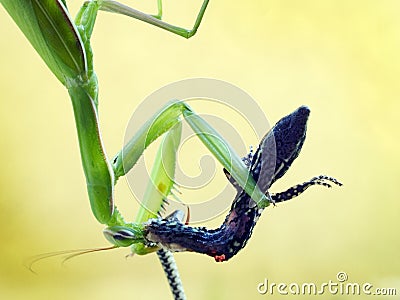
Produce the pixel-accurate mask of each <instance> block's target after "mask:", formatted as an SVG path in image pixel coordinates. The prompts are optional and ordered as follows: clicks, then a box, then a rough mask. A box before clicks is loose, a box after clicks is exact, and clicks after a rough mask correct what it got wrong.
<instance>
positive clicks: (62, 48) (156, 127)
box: [1, 0, 269, 299]
mask: <svg viewBox="0 0 400 300" xmlns="http://www.w3.org/2000/svg"><path fill="white" fill-rule="evenodd" d="M208 2H209V1H208V0H204V1H203V4H202V6H201V8H200V11H199V14H198V16H197V19H196V21H195V24H194V26H193V28H192V29H191V30H187V29H184V28H180V27H177V26H173V25H171V24H168V23H165V22H163V21H162V20H161V18H162V5H161V1H160V0H158V14H157V15H156V16H152V15H149V14H145V13H142V12H140V11H137V10H135V9H132V8H130V7H127V6H125V5H123V4H121V3H118V2H115V1H110V0H92V1H87V2H85V3H84V4H83V6H82V7H81V9H80V11H79V12H78V14H77V16H76V18H75V21H73V20H72V18H71V17H70V14H69V12H68V9H67V4H66V1H65V0H18V1H15V0H1V3H2V5H3V6H4V8H5V9H6V10H7V12H8V13H9V14H10V16H11V17H12V18H13V19H14V21H15V22H16V24H17V25H18V26H19V28H20V29H21V30H22V32H23V33H24V34H25V36H26V37H27V38H28V40H29V41H30V43H31V44H32V45H33V47H34V48H35V50H36V51H37V52H38V53H39V54H40V56H41V57H42V59H43V60H44V61H45V63H46V64H47V66H48V67H49V68H50V70H51V71H52V72H53V74H54V75H55V76H56V77H57V78H58V80H59V81H60V82H61V83H62V84H63V85H64V86H65V87H66V88H67V90H68V93H69V95H70V98H71V101H72V106H73V111H74V116H75V122H76V128H77V133H78V140H79V148H80V153H81V159H82V165H83V170H84V173H85V177H86V184H87V190H88V195H89V200H90V205H91V209H92V212H93V215H94V216H95V218H96V219H97V220H98V221H99V222H100V223H102V224H105V225H107V228H106V229H105V231H104V233H105V236H106V237H107V239H108V240H109V241H110V242H112V243H113V244H114V245H115V246H116V247H127V246H132V252H133V253H138V254H146V253H150V252H153V251H156V250H158V249H159V247H157V246H154V247H149V246H148V245H145V244H144V237H143V222H145V221H147V220H148V219H149V218H152V217H156V216H157V214H158V213H159V212H160V210H161V207H162V204H163V201H164V199H165V198H166V197H167V196H168V195H169V194H170V191H171V188H172V185H173V182H172V180H171V178H169V177H168V176H164V175H163V174H165V173H163V168H165V167H166V166H168V168H170V170H168V172H169V173H168V174H173V169H174V166H175V160H176V147H177V145H178V144H179V137H180V129H179V126H180V122H181V118H182V117H183V118H185V119H186V120H187V121H188V123H189V125H190V126H191V127H192V128H193V130H194V132H195V133H196V134H197V135H198V136H199V138H200V139H201V140H202V141H203V143H204V144H205V145H206V146H207V147H208V149H209V150H210V151H211V153H212V154H213V155H214V156H215V157H216V158H217V159H218V161H219V162H220V163H221V164H222V165H223V166H224V168H225V169H227V170H229V172H230V174H231V176H232V177H233V178H234V179H235V180H236V181H237V182H238V183H239V184H240V186H242V187H243V188H244V189H245V190H246V192H247V193H249V194H250V195H252V197H253V199H255V200H256V201H257V202H258V203H259V204H260V205H261V206H267V205H268V203H269V202H268V199H267V197H266V196H265V195H264V194H263V193H262V192H261V191H260V190H259V188H258V187H257V185H256V184H255V181H254V180H253V178H252V177H251V176H249V171H248V169H247V168H246V166H245V165H244V164H243V162H242V160H241V159H240V157H239V156H238V155H237V154H236V153H235V152H234V151H233V150H232V149H231V148H230V147H229V146H228V145H227V144H226V143H224V142H223V139H222V138H221V137H220V136H219V134H218V133H217V132H216V131H215V130H214V129H213V128H212V127H211V126H210V125H208V124H207V123H206V122H205V121H204V120H203V119H202V118H201V117H199V116H197V115H196V114H195V113H194V112H193V110H192V109H191V108H190V107H189V106H188V105H187V104H185V103H184V102H181V101H171V102H170V103H168V104H167V105H166V106H165V107H164V108H162V109H160V110H159V112H158V113H156V114H155V115H154V117H153V118H152V119H150V120H149V121H148V122H147V123H146V124H144V125H143V126H142V128H141V129H140V130H139V132H138V133H137V134H136V135H135V136H134V137H133V138H132V139H131V140H130V141H129V142H128V143H127V145H125V147H124V148H123V149H122V150H121V151H120V152H119V153H118V154H117V155H116V156H115V158H114V159H113V160H112V161H111V160H110V159H109V158H108V156H107V154H106V151H105V147H104V144H103V141H102V138H101V131H100V128H99V123H98V82H97V77H96V74H95V72H94V68H93V53H92V49H91V45H90V38H91V35H92V32H93V28H94V24H95V21H96V17H97V13H98V11H99V10H103V11H108V12H114V13H118V14H123V15H127V16H130V17H133V18H136V19H139V20H141V21H144V22H147V23H150V24H152V25H155V26H158V27H160V28H162V29H165V30H167V31H169V32H172V33H174V34H177V35H180V36H182V37H185V38H190V37H192V36H193V35H194V34H195V33H196V31H197V29H198V27H199V25H200V23H201V20H202V18H203V15H204V12H205V10H206V8H207V5H208ZM165 133H167V135H166V137H165V140H164V142H163V145H165V147H166V148H167V149H168V151H164V154H163V155H162V159H163V161H164V162H168V163H167V164H165V163H164V164H160V161H161V152H159V154H158V156H157V158H156V162H155V165H154V170H153V172H152V181H153V182H154V184H149V187H148V190H147V192H146V195H145V199H144V200H143V201H144V202H143V203H144V204H145V206H146V207H148V208H151V211H149V210H148V209H146V208H144V206H143V207H142V208H141V209H140V210H139V212H138V216H137V217H136V219H135V222H132V223H129V222H125V221H124V219H123V217H122V215H121V214H120V212H119V211H118V210H117V208H116V207H115V202H114V186H115V184H116V183H117V180H118V178H119V177H121V176H123V175H125V174H126V173H127V172H129V170H130V169H131V168H132V167H133V166H134V165H135V163H136V162H137V160H138V159H139V157H140V156H141V155H142V153H143V151H144V150H145V149H146V147H147V146H148V145H149V144H151V143H152V142H153V141H154V140H156V139H157V138H158V137H160V136H161V135H163V134H165ZM160 187H162V188H160ZM162 254H163V257H164V260H165V255H167V256H168V254H165V252H164V253H162ZM167 258H168V259H167V260H166V261H168V263H166V264H165V263H164V266H167V267H168V265H169V267H171V266H172V265H173V261H172V259H173V258H171V257H170V256H169V257H167ZM160 259H161V257H160ZM170 283H171V282H170ZM183 297H184V295H183V294H180V295H175V298H177V299H178V298H183Z"/></svg>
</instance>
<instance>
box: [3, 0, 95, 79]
mask: <svg viewBox="0 0 400 300" xmlns="http://www.w3.org/2000/svg"><path fill="white" fill-rule="evenodd" d="M1 3H2V4H3V6H4V8H5V9H6V10H7V12H8V13H9V14H10V16H11V17H12V18H13V19H14V21H15V23H16V24H17V25H18V27H19V28H20V29H21V31H22V32H23V33H24V35H25V36H26V38H27V39H28V40H29V42H30V43H31V44H32V46H33V47H34V48H35V50H36V51H37V52H38V53H39V55H40V56H41V57H42V59H43V60H44V61H45V63H46V64H47V66H48V67H49V68H50V70H51V71H52V72H53V73H54V75H56V77H57V78H58V80H60V81H61V83H62V84H64V85H65V83H66V78H76V77H78V76H80V75H85V74H86V69H87V66H86V65H87V63H86V54H85V51H84V47H83V43H82V40H81V38H80V36H79V34H78V31H77V29H76V27H75V25H74V23H73V22H72V21H71V18H70V16H69V13H68V10H67V8H66V6H65V5H64V2H63V1H62V0H18V1H17V0H1ZM17 59H18V58H17Z"/></svg>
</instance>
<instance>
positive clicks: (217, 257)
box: [214, 254, 225, 262]
mask: <svg viewBox="0 0 400 300" xmlns="http://www.w3.org/2000/svg"><path fill="white" fill-rule="evenodd" d="M214 259H215V261H216V262H223V261H225V254H222V255H215V256H214Z"/></svg>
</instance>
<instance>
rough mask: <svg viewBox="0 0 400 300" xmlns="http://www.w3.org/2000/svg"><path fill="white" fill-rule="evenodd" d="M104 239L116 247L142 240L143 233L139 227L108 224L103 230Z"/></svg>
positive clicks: (126, 245)
mask: <svg viewBox="0 0 400 300" xmlns="http://www.w3.org/2000/svg"><path fill="white" fill-rule="evenodd" d="M103 234H104V236H105V237H106V239H107V240H108V241H109V242H110V243H111V244H113V245H115V246H117V247H128V246H130V245H132V244H135V243H138V242H140V241H143V235H142V234H141V231H140V230H139V229H134V228H129V227H124V226H110V227H107V228H106V229H104V230H103Z"/></svg>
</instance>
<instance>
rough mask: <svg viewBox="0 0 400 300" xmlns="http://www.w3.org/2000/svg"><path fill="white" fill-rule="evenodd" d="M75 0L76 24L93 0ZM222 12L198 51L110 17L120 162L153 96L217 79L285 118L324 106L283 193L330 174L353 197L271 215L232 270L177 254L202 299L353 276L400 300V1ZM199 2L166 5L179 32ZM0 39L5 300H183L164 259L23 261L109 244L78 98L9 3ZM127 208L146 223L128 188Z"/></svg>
mask: <svg viewBox="0 0 400 300" xmlns="http://www.w3.org/2000/svg"><path fill="white" fill-rule="evenodd" d="M69 2H70V8H71V10H72V11H73V13H75V12H76V10H77V9H78V7H79V5H80V4H81V1H78V0H74V1H69ZM147 2H149V3H145V4H143V3H140V1H129V2H128V1H126V2H125V3H126V4H129V5H131V6H133V7H135V8H138V9H140V10H144V11H148V12H155V10H156V3H155V2H156V1H147ZM150 2H151V3H150ZM153 2H154V3H153ZM186 2H190V3H186ZM210 2H211V3H210V5H209V8H208V10H207V12H206V14H205V17H204V20H203V23H202V25H201V27H200V30H199V32H198V34H197V35H196V36H194V37H193V38H192V39H190V40H185V39H183V38H180V37H178V36H175V35H173V34H170V33H167V32H165V31H162V30H160V29H157V28H155V27H152V26H150V25H148V24H144V23H141V22H139V21H136V20H132V19H129V18H127V17H123V16H118V15H114V14H109V13H105V12H101V13H100V14H99V17H98V21H97V24H96V27H95V32H94V35H93V42H92V43H93V49H94V54H95V69H96V71H97V74H98V77H99V81H100V89H101V91H100V119H101V127H102V133H103V137H104V140H105V144H106V146H107V152H108V153H109V155H110V156H111V155H114V153H116V152H117V151H118V150H119V149H120V148H121V146H122V143H123V134H124V131H125V127H126V124H127V122H128V120H129V118H130V116H131V114H132V113H133V112H134V110H135V108H136V107H137V106H138V105H139V104H140V102H141V101H142V100H143V99H144V98H145V97H146V96H147V95H148V94H150V93H151V92H153V91H154V90H156V89H158V88H160V87H161V86H164V85H166V84H168V83H170V82H174V81H177V80H181V79H184V78H191V77H210V78H217V79H221V80H225V81H228V82H230V83H232V84H235V85H237V86H239V87H241V88H242V89H244V90H246V91H247V92H248V93H250V94H251V95H252V96H253V97H254V99H256V100H257V102H258V103H259V105H260V106H261V108H262V109H263V111H264V112H265V114H266V115H267V117H268V118H269V120H271V122H272V123H274V122H275V121H277V120H278V119H279V118H280V117H282V116H284V115H286V114H287V113H289V112H291V111H292V110H294V109H295V108H296V107H298V106H299V105H301V104H306V105H308V106H309V107H310V108H311V117H310V121H309V126H308V137H307V140H306V142H305V145H304V147H303V151H302V153H301V155H300V156H299V158H298V159H297V161H296V162H295V163H294V164H293V166H292V168H291V169H290V171H289V172H288V173H287V174H286V175H285V176H284V177H283V178H282V179H281V180H280V181H279V182H278V183H276V185H274V187H273V191H282V190H284V189H286V188H287V187H289V186H291V185H293V184H296V183H298V182H302V181H304V180H307V179H309V178H311V177H312V176H314V175H318V174H328V175H332V176H335V177H337V178H338V179H340V180H341V181H342V182H343V183H344V186H343V187H342V188H334V189H331V190H327V189H324V188H318V187H315V188H312V189H310V190H309V191H307V192H306V193H305V194H303V195H302V196H300V197H299V198H297V199H296V200H294V201H290V202H288V203H285V204H280V205H278V206H277V207H275V208H268V209H267V211H266V212H264V214H263V216H262V218H261V220H260V221H259V223H258V224H257V226H256V228H255V230H254V232H253V237H252V238H251V240H250V242H249V243H248V245H247V246H246V248H245V249H244V250H242V251H241V252H240V253H239V254H238V255H237V256H236V257H234V258H233V259H232V260H231V261H229V262H226V263H215V262H214V261H213V259H212V258H210V257H207V256H203V255H198V254H193V253H179V254H177V255H175V257H176V260H177V262H178V266H179V269H180V272H181V277H182V280H183V283H184V286H185V290H186V293H187V296H188V299H261V298H266V297H268V298H274V299H275V298H276V299H280V298H282V297H284V296H279V295H263V296H262V295H259V294H258V292H257V285H258V283H260V282H263V281H264V279H265V278H268V279H269V280H270V281H273V282H276V283H279V282H285V283H291V282H297V283H300V284H301V283H303V282H316V283H317V284H318V283H322V282H327V281H329V280H336V274H337V273H338V272H339V271H344V272H346V273H347V274H348V276H349V280H348V281H349V282H359V283H363V282H370V283H371V284H373V285H374V287H381V288H389V287H394V288H397V295H399V294H400V254H399V253H400V237H399V234H398V232H397V230H398V229H399V227H400V204H399V203H400V201H399V196H398V189H397V188H398V187H399V186H398V184H399V183H398V180H399V179H400V177H399V175H400V171H399V170H400V159H399V153H400V142H399V133H398V130H399V126H398V122H399V121H398V120H399V117H400V114H399V112H400V101H399V97H400V84H399V78H400V58H399V53H400V19H399V17H398V16H399V12H400V2H399V1H397V0H392V1H390V0H384V1H361V0H360V1H356V0H352V1H342V0H339V1H338V0H332V1H329V0H324V1H317V0H315V1H307V0H303V1H282V0H279V1H278V0H272V1H258V0H252V1H248V2H247V1H245V2H239V1H237V2H233V1H222V0H221V1H214V0H211V1H210ZM200 5H201V1H200V0H196V1H195V0H192V1H182V0H170V1H165V3H164V11H165V18H166V21H169V22H172V23H174V24H179V25H183V26H186V27H190V26H191V24H192V23H193V21H194V19H195V16H196V14H197V9H198V8H199V7H200ZM0 33H1V39H2V42H1V45H2V47H1V55H0V65H1V69H0V70H1V71H0V97H1V100H0V105H1V109H0V135H1V140H2V142H1V148H0V154H1V173H0V176H1V178H0V184H1V188H0V228H1V229H0V236H1V247H0V298H1V299H87V298H91V299H98V300H100V299H111V298H116V297H118V298H120V299H170V298H171V296H170V292H169V290H168V285H167V282H166V280H165V278H164V274H163V271H162V270H161V267H160V265H159V262H158V260H157V258H156V256H155V255H148V256H145V257H133V258H129V259H125V255H126V254H128V253H129V252H128V249H119V250H114V251H109V252H102V253H96V254H91V255H85V256H82V257H79V258H75V259H72V260H71V261H69V262H67V263H66V264H64V265H62V264H61V261H62V258H60V257H56V258H51V259H46V260H43V261H41V262H40V263H38V264H36V265H35V270H36V272H37V273H38V275H35V274H33V273H31V272H30V271H29V270H27V268H26V267H25V266H24V262H25V261H26V260H27V259H29V258H30V257H32V256H34V255H37V254H41V253H46V252H52V251H58V250H66V249H77V248H91V247H98V246H106V245H107V242H106V241H105V239H104V238H103V235H102V233H101V231H102V229H103V226H101V225H99V224H98V223H97V221H96V220H95V219H94V217H93V216H92V213H91V211H90V207H89V201H88V199H87V194H86V187H85V179H84V176H83V171H82V168H81V162H80V156H79V152H78V146H77V137H76V131H75V126H74V121H73V114H72V107H71V104H70V101H69V98H68V95H67V93H66V91H65V90H64V88H63V87H62V86H61V85H60V84H59V83H58V82H57V80H56V78H55V77H54V76H53V75H52V74H51V73H50V71H49V70H48V69H47V67H46V66H45V64H44V63H43V62H42V61H41V59H40V57H39V56H38V55H37V54H36V53H35V51H34V50H33V48H32V47H31V46H30V45H29V43H28V41H27V40H26V38H25V37H24V36H23V35H22V33H21V32H20V31H19V29H18V28H17V27H16V25H15V24H14V23H13V21H12V20H11V18H10V17H9V16H8V15H7V14H6V12H5V10H4V9H3V8H1V9H0ZM155 109H156V108H155ZM215 114H216V115H218V114H223V111H221V112H215ZM242 154H243V153H242ZM138 180H140V179H138ZM198 194H199V197H201V192H200V191H199V192H198ZM116 199H117V202H118V204H119V206H120V207H121V210H122V211H123V214H124V215H125V216H126V218H127V219H132V218H133V216H134V214H135V212H136V211H137V204H136V201H135V200H134V199H133V196H132V194H131V192H130V190H129V188H128V186H127V184H126V182H125V181H124V180H120V182H119V184H118V185H117V189H116ZM219 222H220V221H219ZM331 297H332V296H331V295H330V294H325V295H322V296H319V297H318V298H320V299H330V298H331ZM350 297H351V296H336V297H335V299H348V298H350ZM364 297H365V296H364ZM364 297H363V296H361V298H364ZM297 298H298V299H300V298H301V299H303V298H304V299H306V298H307V299H308V298H309V297H307V296H304V297H297ZM361 298H360V299H361ZM395 298H398V296H397V297H393V296H392V297H387V299H395ZM377 299H386V298H385V297H382V296H380V297H378V296H377Z"/></svg>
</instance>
